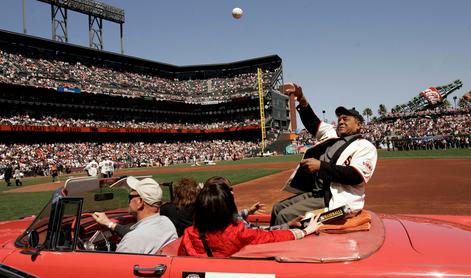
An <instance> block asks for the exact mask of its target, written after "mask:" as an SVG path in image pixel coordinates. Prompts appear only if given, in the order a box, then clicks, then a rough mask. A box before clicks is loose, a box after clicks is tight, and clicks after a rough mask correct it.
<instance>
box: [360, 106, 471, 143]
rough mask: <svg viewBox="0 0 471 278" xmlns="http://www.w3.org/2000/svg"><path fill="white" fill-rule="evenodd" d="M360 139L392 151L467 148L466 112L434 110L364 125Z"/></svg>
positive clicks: (470, 114)
mask: <svg viewBox="0 0 471 278" xmlns="http://www.w3.org/2000/svg"><path fill="white" fill-rule="evenodd" d="M363 136H364V137H365V138H367V139H369V140H370V141H371V142H374V143H376V145H378V146H380V145H382V146H384V147H386V148H388V149H396V150H419V149H423V150H427V149H446V148H469V147H470V146H471V145H470V139H471V138H470V136H471V110H470V109H437V110H431V111H422V112H417V113H415V114H414V113H407V114H401V115H396V117H392V118H386V119H384V120H381V121H372V122H370V123H368V124H367V125H366V126H365V128H364V132H363Z"/></svg>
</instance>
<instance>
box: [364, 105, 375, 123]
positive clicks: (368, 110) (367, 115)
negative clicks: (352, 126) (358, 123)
mask: <svg viewBox="0 0 471 278" xmlns="http://www.w3.org/2000/svg"><path fill="white" fill-rule="evenodd" d="M372 115H373V111H371V108H368V107H367V108H365V110H363V116H366V121H367V122H369V121H370V116H372Z"/></svg>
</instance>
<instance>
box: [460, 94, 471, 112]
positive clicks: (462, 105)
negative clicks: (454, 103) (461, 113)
mask: <svg viewBox="0 0 471 278" xmlns="http://www.w3.org/2000/svg"><path fill="white" fill-rule="evenodd" d="M458 107H459V108H461V109H465V108H468V107H471V101H469V100H467V99H465V98H464V97H462V98H460V100H458Z"/></svg>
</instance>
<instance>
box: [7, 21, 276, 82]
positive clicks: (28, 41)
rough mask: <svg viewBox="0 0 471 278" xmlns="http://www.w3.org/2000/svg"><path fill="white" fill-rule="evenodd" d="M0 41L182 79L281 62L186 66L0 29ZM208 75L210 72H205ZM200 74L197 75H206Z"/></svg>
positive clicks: (266, 59) (271, 58)
mask: <svg viewBox="0 0 471 278" xmlns="http://www.w3.org/2000/svg"><path fill="white" fill-rule="evenodd" d="M0 42H6V43H8V44H15V45H20V46H21V45H23V46H28V47H35V48H42V49H47V50H54V51H61V52H66V53H71V54H76V55H80V56H86V57H91V58H98V59H100V60H105V61H110V62H118V63H123V64H132V65H138V66H143V67H148V68H152V69H158V70H162V71H166V72H171V73H174V74H176V75H180V74H183V76H180V77H183V78H185V76H184V75H185V73H195V72H202V73H204V72H208V71H222V72H224V71H226V70H228V71H231V70H240V69H242V68H251V69H252V68H256V67H258V66H261V65H266V64H271V65H275V66H279V65H281V62H282V60H281V58H280V57H279V56H278V55H270V56H265V57H259V58H253V59H248V60H243V61H235V62H231V63H224V64H205V65H187V66H176V65H171V64H166V63H161V62H155V61H151V60H146V59H142V58H137V57H132V56H128V55H121V54H117V53H113V52H109V51H100V50H95V49H92V48H88V47H83V46H79V45H74V44H68V43H62V42H56V41H53V40H50V39H44V38H39V37H35V36H30V35H24V34H20V33H15V32H10V31H6V30H1V29H0ZM209 75H211V74H209ZM209 77H210V76H206V74H203V75H202V76H201V77H200V78H209Z"/></svg>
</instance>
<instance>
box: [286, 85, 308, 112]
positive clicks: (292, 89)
mask: <svg viewBox="0 0 471 278" xmlns="http://www.w3.org/2000/svg"><path fill="white" fill-rule="evenodd" d="M282 91H283V93H285V94H287V95H288V96H290V95H293V96H295V97H296V100H297V101H298V102H299V104H301V106H302V107H306V106H307V105H308V102H307V100H306V98H305V97H304V94H303V88H302V87H301V86H299V85H298V84H295V83H287V84H283V86H282Z"/></svg>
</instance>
